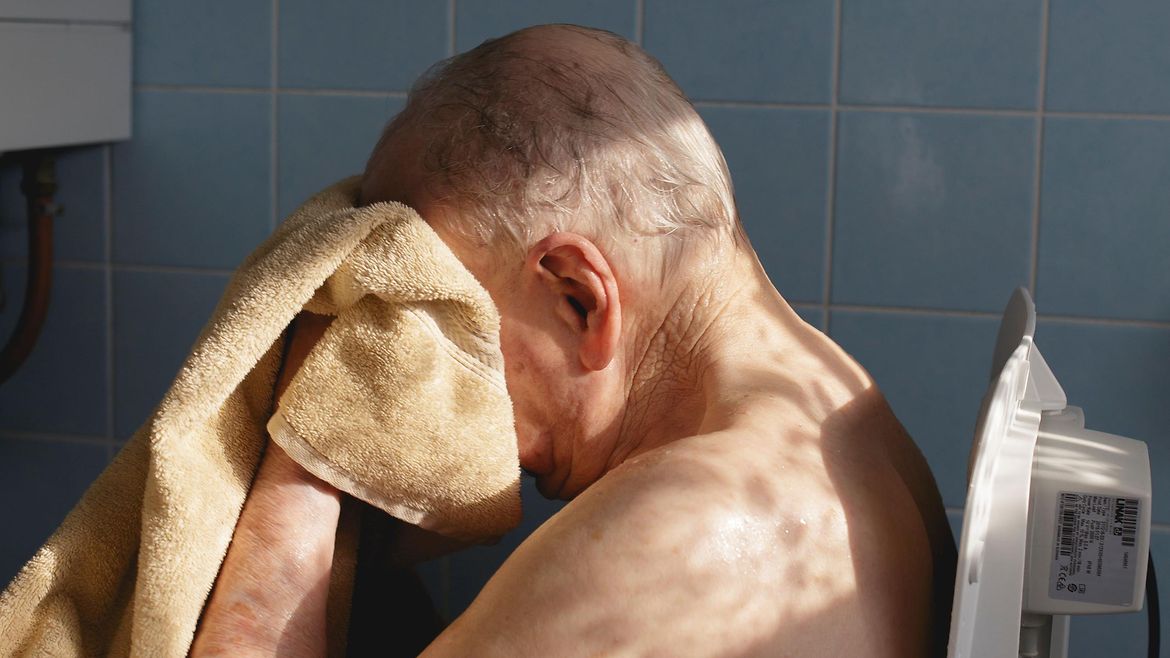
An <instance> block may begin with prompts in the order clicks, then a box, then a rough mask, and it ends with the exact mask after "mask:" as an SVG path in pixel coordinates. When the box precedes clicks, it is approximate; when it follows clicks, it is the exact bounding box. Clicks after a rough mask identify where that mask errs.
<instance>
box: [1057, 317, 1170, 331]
mask: <svg viewBox="0 0 1170 658" xmlns="http://www.w3.org/2000/svg"><path fill="white" fill-rule="evenodd" d="M1037 317H1039V319H1040V320H1043V321H1045V322H1066V323H1070V324H1093V325H1100V326H1112V327H1141V328H1143V329H1170V320H1130V319H1123V318H1096V317H1092V316H1088V315H1055V314H1048V313H1038V314H1037Z"/></svg>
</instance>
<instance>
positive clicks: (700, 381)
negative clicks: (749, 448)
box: [609, 257, 870, 468]
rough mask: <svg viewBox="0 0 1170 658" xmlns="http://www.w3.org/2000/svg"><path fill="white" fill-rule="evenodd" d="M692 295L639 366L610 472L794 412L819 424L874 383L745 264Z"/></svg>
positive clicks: (679, 303)
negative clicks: (776, 413)
mask: <svg viewBox="0 0 1170 658" xmlns="http://www.w3.org/2000/svg"><path fill="white" fill-rule="evenodd" d="M696 278H697V279H700V280H703V281H704V282H705V284H704V287H702V288H695V289H691V290H687V291H684V292H683V293H682V294H680V295H678V296H677V298H676V301H675V302H674V303H673V304H672V305H671V307H670V309H669V310H668V311H667V312H666V313H665V314H664V316H663V317H664V318H665V319H664V320H663V321H662V323H661V326H660V327H659V328H658V329H657V330H656V331H654V332H651V333H650V339H649V340H648V342H647V344H646V347H645V349H644V350H643V351H642V352H641V353H640V355H639V359H638V360H637V362H636V366H635V367H634V368H633V369H632V373H633V375H632V377H631V384H630V394H629V404H628V405H627V406H628V410H627V413H626V416H625V417H624V418H623V422H622V424H621V433H620V436H619V437H618V441H617V444H616V449H615V451H614V454H613V457H612V458H611V459H610V463H609V468H613V467H614V466H616V465H617V464H619V463H621V462H622V461H625V460H626V459H628V458H630V457H633V456H636V455H637V454H640V453H644V452H647V451H649V450H652V449H654V448H657V447H660V446H663V445H666V444H668V443H671V442H673V441H676V440H678V439H682V438H686V437H688V436H694V435H697V434H708V433H712V432H717V431H721V430H727V429H731V428H732V427H733V426H735V425H737V424H742V423H744V422H751V420H752V419H753V418H756V417H758V416H760V415H761V414H760V413H759V412H760V411H766V410H767V409H779V408H782V407H783V408H787V409H789V410H794V411H798V412H800V413H801V414H802V415H803V417H804V419H805V421H806V422H810V423H816V424H818V425H819V424H820V423H821V422H823V420H824V419H825V418H827V417H828V416H829V414H831V413H832V412H833V411H834V410H835V409H836V408H837V407H838V406H839V405H840V404H842V403H843V402H845V401H848V400H849V399H851V398H852V397H853V396H855V395H856V394H857V392H858V391H859V390H864V389H865V388H868V387H869V385H870V380H869V377H868V375H866V373H865V372H864V370H862V369H861V368H860V367H858V366H857V365H856V364H855V363H854V362H853V361H852V360H851V359H849V358H848V356H846V355H845V353H844V352H842V351H841V350H840V348H838V347H837V346H836V345H835V344H833V342H832V341H830V340H829V339H828V338H827V337H825V336H824V335H823V334H821V333H820V332H819V331H817V330H816V329H814V328H812V327H810V326H809V325H807V324H806V323H805V322H804V321H803V320H801V319H800V317H799V316H798V315H797V314H796V313H795V311H793V310H792V308H791V307H790V306H789V305H788V304H787V302H785V301H784V299H783V297H781V295H780V294H779V293H778V292H777V291H776V289H775V288H774V287H773V286H772V285H771V283H770V282H769V281H768V280H767V278H766V277H765V276H764V275H763V273H762V271H760V270H759V267H758V265H757V264H756V263H755V262H754V259H752V260H749V259H748V258H747V257H741V258H739V259H737V260H735V261H734V262H732V263H730V264H728V265H727V266H725V267H721V268H719V269H718V271H715V272H713V273H712V275H711V276H706V277H696Z"/></svg>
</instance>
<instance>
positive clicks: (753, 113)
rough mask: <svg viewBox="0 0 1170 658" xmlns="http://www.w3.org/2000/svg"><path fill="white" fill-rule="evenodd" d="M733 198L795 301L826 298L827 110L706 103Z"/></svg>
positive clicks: (763, 257) (776, 279)
mask: <svg viewBox="0 0 1170 658" xmlns="http://www.w3.org/2000/svg"><path fill="white" fill-rule="evenodd" d="M701 114H702V116H703V119H704V120H705V121H706V122H707V125H708V126H709V127H710V128H711V133H712V134H713V135H714V136H715V139H716V141H718V142H719V146H720V148H721V149H723V154H724V157H726V158H727V166H728V168H730V170H731V177H732V181H733V183H734V185H735V201H736V205H737V206H738V208H739V213H740V217H741V218H742V220H743V223H744V227H745V228H746V229H747V233H748V236H749V237H750V238H751V241H752V246H753V247H755V249H756V251H757V252H758V253H759V255H760V261H761V262H762V263H763V264H764V267H765V269H767V271H768V276H769V277H771V279H772V283H774V284H775V285H776V287H777V288H778V289H779V290H780V293H781V294H783V295H784V297H785V298H786V299H787V300H788V301H790V302H820V301H822V298H823V297H824V271H825V258H824V254H825V203H826V195H827V190H828V146H829V115H828V112H825V111H821V110H775V109H763V108H723V107H705V108H702V110H701Z"/></svg>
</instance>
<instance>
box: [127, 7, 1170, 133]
mask: <svg viewBox="0 0 1170 658" xmlns="http://www.w3.org/2000/svg"><path fill="white" fill-rule="evenodd" d="M452 1H453V0H452ZM448 47H449V48H453V47H454V46H453V44H448ZM134 90H135V91H174V92H183V93H210V94H269V93H272V89H271V88H270V87H214V86H206V85H203V86H199V85H163V84H138V85H134ZM279 92H280V93H282V94H300V95H303V96H373V97H378V98H406V97H407V95H408V94H409V91H406V90H392V91H385V90H367V89H326V88H320V89H318V88H309V87H281V88H280V89H279ZM691 102H692V104H693V105H694V106H695V107H731V108H735V107H743V108H761V109H777V110H832V109H833V107H834V106H833V104H832V103H801V102H771V101H747V100H731V99H719V98H703V99H692V101H691ZM836 109H837V110H841V111H849V112H905V113H910V114H951V115H957V116H1006V117H1029V118H1034V117H1035V116H1036V114H1037V112H1036V110H1035V109H1031V110H1021V109H1015V108H1002V107H930V106H926V105H866V104H862V103H837V104H836ZM1041 114H1042V115H1043V116H1044V118H1046V119H1053V118H1057V119H1097V120H1126V121H1170V114H1150V113H1141V112H1095V111H1072V110H1047V109H1046V110H1044V111H1043V112H1042V113H1041Z"/></svg>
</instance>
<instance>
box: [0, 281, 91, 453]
mask: <svg viewBox="0 0 1170 658" xmlns="http://www.w3.org/2000/svg"><path fill="white" fill-rule="evenodd" d="M3 276H4V292H5V294H6V295H7V304H6V305H5V306H4V309H3V311H2V312H0V332H3V333H0V336H3V340H7V338H8V336H9V334H10V332H11V331H12V328H13V327H14V326H15V325H16V319H17V316H18V315H19V313H20V308H21V304H22V303H23V298H24V281H25V272H24V268H23V267H22V266H15V265H9V266H7V267H5V268H4V269H3ZM52 286H53V287H52V290H51V292H50V298H49V300H50V301H49V313H48V316H47V317H46V319H45V324H44V326H43V327H42V329H41V333H40V336H39V337H38V339H37V342H36V345H35V346H34V348H33V351H32V352H31V353H30V354H29V356H28V359H27V360H26V361H25V362H24V364H23V365H22V366H21V367H20V369H19V370H17V371H16V373H15V374H14V375H13V376H12V379H10V380H8V381H6V382H4V383H3V385H0V430H21V431H26V432H44V433H54V434H87V435H93V436H105V435H106V425H107V410H106V401H107V397H106V395H107V392H108V390H109V389H108V386H107V381H108V380H107V370H106V336H107V332H106V275H105V272H104V271H102V270H99V269H75V268H70V267H56V268H53V282H52Z"/></svg>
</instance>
